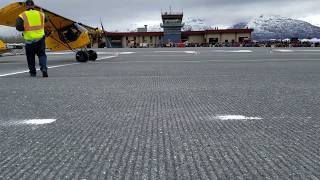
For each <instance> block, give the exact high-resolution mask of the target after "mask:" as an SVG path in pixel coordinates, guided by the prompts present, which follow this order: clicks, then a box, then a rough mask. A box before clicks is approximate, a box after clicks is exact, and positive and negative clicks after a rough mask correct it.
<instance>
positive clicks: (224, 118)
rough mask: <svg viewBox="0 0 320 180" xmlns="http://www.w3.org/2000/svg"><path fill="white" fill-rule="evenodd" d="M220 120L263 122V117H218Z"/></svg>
mask: <svg viewBox="0 0 320 180" xmlns="http://www.w3.org/2000/svg"><path fill="white" fill-rule="evenodd" d="M216 118H217V119H219V120H261V119H262V118H261V117H246V116H242V115H222V116H216Z"/></svg>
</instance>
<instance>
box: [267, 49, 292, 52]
mask: <svg viewBox="0 0 320 180" xmlns="http://www.w3.org/2000/svg"><path fill="white" fill-rule="evenodd" d="M272 51H274V52H294V51H293V50H290V49H272Z"/></svg>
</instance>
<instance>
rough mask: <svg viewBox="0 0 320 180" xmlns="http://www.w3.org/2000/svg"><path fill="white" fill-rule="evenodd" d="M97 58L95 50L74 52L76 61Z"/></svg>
mask: <svg viewBox="0 0 320 180" xmlns="http://www.w3.org/2000/svg"><path fill="white" fill-rule="evenodd" d="M97 58H98V55H97V52H95V51H93V50H89V51H78V52H77V54H76V59H77V61H78V62H87V61H95V60H97Z"/></svg>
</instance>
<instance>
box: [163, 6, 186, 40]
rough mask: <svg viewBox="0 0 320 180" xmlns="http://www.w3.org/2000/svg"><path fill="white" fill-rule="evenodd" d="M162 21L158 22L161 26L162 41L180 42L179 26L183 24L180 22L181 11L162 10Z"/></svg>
mask: <svg viewBox="0 0 320 180" xmlns="http://www.w3.org/2000/svg"><path fill="white" fill-rule="evenodd" d="M161 15H162V23H161V24H160V26H161V28H163V42H164V43H168V42H173V43H179V42H181V28H182V27H183V26H184V23H182V19H183V12H171V9H170V11H169V12H162V13H161Z"/></svg>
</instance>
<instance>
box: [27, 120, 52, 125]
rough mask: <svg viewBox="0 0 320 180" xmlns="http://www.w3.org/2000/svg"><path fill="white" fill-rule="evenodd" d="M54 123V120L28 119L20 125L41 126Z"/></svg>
mask: <svg viewBox="0 0 320 180" xmlns="http://www.w3.org/2000/svg"><path fill="white" fill-rule="evenodd" d="M55 121H56V119H28V120H24V121H23V122H22V124H30V125H41V124H50V123H53V122H55Z"/></svg>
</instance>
